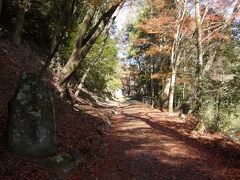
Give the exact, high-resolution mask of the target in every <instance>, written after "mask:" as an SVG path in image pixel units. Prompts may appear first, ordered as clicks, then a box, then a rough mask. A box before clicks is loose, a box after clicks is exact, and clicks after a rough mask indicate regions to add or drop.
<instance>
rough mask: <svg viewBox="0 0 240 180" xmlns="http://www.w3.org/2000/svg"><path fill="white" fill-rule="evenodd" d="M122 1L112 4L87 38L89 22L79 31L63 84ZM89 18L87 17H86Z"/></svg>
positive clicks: (61, 83) (63, 74)
mask: <svg viewBox="0 0 240 180" xmlns="http://www.w3.org/2000/svg"><path fill="white" fill-rule="evenodd" d="M119 5H120V3H117V4H116V5H114V6H112V7H111V8H110V9H109V10H108V11H107V12H106V13H104V14H103V15H102V17H101V18H100V19H99V22H98V23H97V24H96V25H95V26H94V27H93V29H92V30H91V31H90V32H89V34H88V35H87V37H86V38H84V35H83V34H85V33H82V32H85V31H87V30H88V28H87V26H86V25H87V24H83V27H82V29H83V30H81V31H80V33H79V36H78V40H77V44H76V46H75V48H74V50H73V52H72V54H71V56H70V58H69V60H68V62H67V64H66V65H65V67H64V68H63V70H62V74H61V78H60V85H63V84H64V83H66V81H68V80H69V79H70V76H71V75H72V74H73V72H74V71H75V69H76V68H77V67H78V65H79V64H80V62H81V61H82V60H83V59H84V58H85V56H86V55H87V53H88V52H89V50H90V49H91V47H92V45H93V44H94V43H95V41H96V40H97V38H98V37H99V35H100V34H101V33H102V31H103V30H104V28H105V26H106V25H107V24H108V23H109V21H110V18H111V17H112V15H113V13H114V12H115V11H116V9H117V8H118V6H119ZM86 18H87V17H86Z"/></svg>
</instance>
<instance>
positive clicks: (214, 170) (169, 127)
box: [94, 101, 240, 180]
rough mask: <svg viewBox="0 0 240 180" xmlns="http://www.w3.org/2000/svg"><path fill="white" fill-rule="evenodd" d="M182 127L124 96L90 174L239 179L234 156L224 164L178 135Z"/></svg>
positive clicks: (164, 114) (105, 177)
mask: <svg viewBox="0 0 240 180" xmlns="http://www.w3.org/2000/svg"><path fill="white" fill-rule="evenodd" d="M187 126H189V124H188V123H187V122H184V121H183V120H180V119H178V118H177V117H176V116H169V114H168V113H167V112H161V111H159V110H155V109H151V108H148V107H147V106H145V105H143V104H141V103H139V102H137V101H129V102H128V104H126V105H125V106H124V107H122V108H120V110H119V111H118V113H117V114H116V115H115V116H114V118H113V128H112V132H111V134H110V135H109V137H108V144H109V145H108V149H109V152H108V154H107V157H106V159H105V160H104V162H103V163H102V164H101V165H100V166H99V167H98V169H97V172H95V173H94V174H95V175H94V176H95V177H97V178H96V179H101V180H108V179H109V180H115V179H116V180H118V179H119V180H120V179H123V180H127V179H131V180H134V179H137V180H138V179H139V180H142V179H151V180H152V179H240V167H239V166H238V165H239V161H238V162H235V164H234V163H233V164H231V163H226V162H225V161H224V159H221V155H215V154H216V153H214V152H212V151H210V150H208V149H207V148H206V147H205V146H204V145H203V144H201V143H200V142H199V141H197V140H196V139H194V138H192V137H189V136H187V134H186V132H185V134H184V131H185V130H186V129H187ZM234 161H236V160H234Z"/></svg>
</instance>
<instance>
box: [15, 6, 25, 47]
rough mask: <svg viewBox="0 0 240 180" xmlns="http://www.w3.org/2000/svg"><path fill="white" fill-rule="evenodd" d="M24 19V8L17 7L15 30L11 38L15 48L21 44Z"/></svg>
mask: <svg viewBox="0 0 240 180" xmlns="http://www.w3.org/2000/svg"><path fill="white" fill-rule="evenodd" d="M24 17H25V10H24V7H23V6H19V9H18V14H17V21H16V26H15V30H14V37H13V38H14V43H15V45H16V46H19V45H20V42H21V36H22V29H23V23H24Z"/></svg>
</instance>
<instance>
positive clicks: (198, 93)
mask: <svg viewBox="0 0 240 180" xmlns="http://www.w3.org/2000/svg"><path fill="white" fill-rule="evenodd" d="M195 21H196V32H197V66H196V78H195V92H194V93H195V95H194V98H195V107H194V109H193V113H195V112H198V111H199V110H200V108H201V106H202V87H201V84H202V76H203V50H202V30H201V15H200V3H199V0H195ZM205 129H206V128H205V125H204V122H203V121H202V120H201V119H199V121H198V123H197V125H196V127H195V128H194V130H196V131H199V132H204V131H205Z"/></svg>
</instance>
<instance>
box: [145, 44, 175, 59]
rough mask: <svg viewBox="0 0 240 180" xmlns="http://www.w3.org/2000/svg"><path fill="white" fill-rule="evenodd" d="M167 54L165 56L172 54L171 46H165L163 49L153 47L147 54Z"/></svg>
mask: <svg viewBox="0 0 240 180" xmlns="http://www.w3.org/2000/svg"><path fill="white" fill-rule="evenodd" d="M160 53H161V54H165V55H170V54H171V46H170V45H165V46H163V47H160V46H156V45H154V46H151V47H150V48H149V49H148V50H147V51H146V52H145V54H146V56H156V55H159V54H160Z"/></svg>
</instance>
